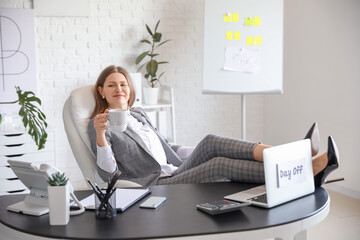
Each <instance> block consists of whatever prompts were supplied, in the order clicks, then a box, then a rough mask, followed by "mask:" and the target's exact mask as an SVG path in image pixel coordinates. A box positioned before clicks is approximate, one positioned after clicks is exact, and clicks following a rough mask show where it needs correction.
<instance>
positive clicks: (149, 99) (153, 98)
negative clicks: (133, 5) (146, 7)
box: [135, 20, 170, 104]
mask: <svg viewBox="0 0 360 240" xmlns="http://www.w3.org/2000/svg"><path fill="white" fill-rule="evenodd" d="M159 24H160V20H159V21H158V22H157V23H156V26H155V28H154V30H153V31H152V30H151V29H150V27H149V26H148V25H147V24H145V26H146V30H147V32H148V33H149V34H150V37H151V40H148V39H143V40H141V41H140V43H145V44H149V46H150V49H149V50H148V51H145V52H143V53H141V54H140V55H139V56H138V57H137V58H136V60H135V63H136V65H138V64H140V63H142V61H143V60H144V59H145V58H147V59H148V61H145V60H144V61H145V62H144V63H142V65H140V67H139V68H138V69H137V71H140V70H141V69H142V68H143V67H145V69H146V74H145V75H144V77H145V78H146V80H147V82H148V83H149V85H150V88H143V91H144V101H145V103H146V104H157V99H158V88H157V85H158V83H160V78H161V77H162V76H163V75H164V73H165V72H162V73H160V74H159V75H157V71H158V68H159V65H160V64H165V63H168V62H166V61H159V62H158V61H157V60H156V59H157V57H158V56H159V54H158V53H156V52H155V50H156V49H157V48H158V47H160V46H161V45H163V44H165V43H167V42H168V41H170V40H165V41H161V37H162V33H160V32H158V31H157V29H158V27H159Z"/></svg>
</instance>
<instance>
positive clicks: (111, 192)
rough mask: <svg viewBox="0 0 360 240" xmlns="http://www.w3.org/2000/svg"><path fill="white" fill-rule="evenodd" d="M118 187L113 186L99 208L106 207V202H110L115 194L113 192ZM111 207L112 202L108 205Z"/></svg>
mask: <svg viewBox="0 0 360 240" xmlns="http://www.w3.org/2000/svg"><path fill="white" fill-rule="evenodd" d="M115 190H116V188H112V189H111V190H110V191H109V192H108V193H107V194H106V195H105V197H104V199H103V200H102V201H101V204H100V206H99V209H102V208H103V207H104V205H105V204H107V203H108V201H109V199H110V197H111V196H112V195H113V193H114V192H115ZM108 206H109V207H111V208H112V206H111V204H109V205H108Z"/></svg>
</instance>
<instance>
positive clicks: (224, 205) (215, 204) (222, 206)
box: [196, 199, 250, 215]
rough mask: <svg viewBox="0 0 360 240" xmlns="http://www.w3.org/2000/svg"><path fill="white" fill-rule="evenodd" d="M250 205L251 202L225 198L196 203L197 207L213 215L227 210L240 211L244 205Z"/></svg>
mask: <svg viewBox="0 0 360 240" xmlns="http://www.w3.org/2000/svg"><path fill="white" fill-rule="evenodd" d="M249 205H250V203H240V202H234V201H229V200H225V199H223V200H217V201H212V202H207V203H201V204H198V205H196V208H197V209H199V210H201V211H204V212H206V213H209V214H211V215H217V214H221V213H226V212H232V211H238V210H240V209H241V208H242V207H244V206H249Z"/></svg>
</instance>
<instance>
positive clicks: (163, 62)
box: [158, 61, 169, 64]
mask: <svg viewBox="0 0 360 240" xmlns="http://www.w3.org/2000/svg"><path fill="white" fill-rule="evenodd" d="M165 63H169V62H165V61H162V62H158V64H165Z"/></svg>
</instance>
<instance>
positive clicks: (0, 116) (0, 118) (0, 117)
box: [0, 114, 2, 124]
mask: <svg viewBox="0 0 360 240" xmlns="http://www.w3.org/2000/svg"><path fill="white" fill-rule="evenodd" d="M1 122H2V115H1V114H0V124H1Z"/></svg>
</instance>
